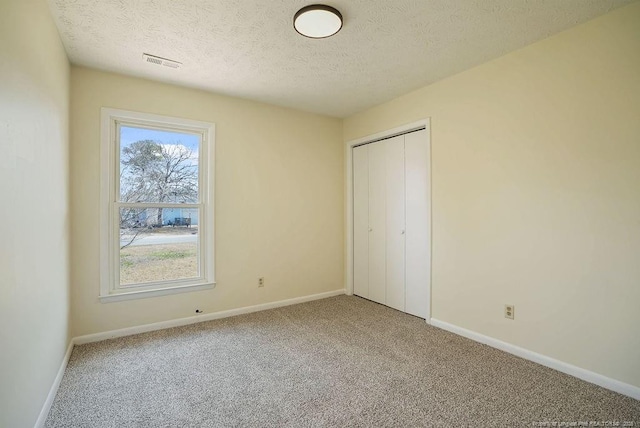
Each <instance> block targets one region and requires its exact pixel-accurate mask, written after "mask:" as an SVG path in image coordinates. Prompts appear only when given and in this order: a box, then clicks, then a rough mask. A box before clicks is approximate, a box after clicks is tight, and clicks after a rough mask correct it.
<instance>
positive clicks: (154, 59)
mask: <svg viewBox="0 0 640 428" xmlns="http://www.w3.org/2000/svg"><path fill="white" fill-rule="evenodd" d="M142 60H143V61H144V62H150V63H151V64H155V65H162V66H165V67H169V68H180V67H182V63H181V62H178V61H173V60H171V59H167V58H161V57H159V56H154V55H149V54H142Z"/></svg>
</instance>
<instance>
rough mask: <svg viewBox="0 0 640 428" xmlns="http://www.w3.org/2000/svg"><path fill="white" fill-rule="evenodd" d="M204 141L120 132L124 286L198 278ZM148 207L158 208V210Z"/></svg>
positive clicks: (143, 131) (146, 131)
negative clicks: (200, 163) (200, 149)
mask: <svg viewBox="0 0 640 428" xmlns="http://www.w3.org/2000/svg"><path fill="white" fill-rule="evenodd" d="M199 141H200V140H199V137H198V136H194V135H191V134H181V133H178V132H170V131H162V130H154V129H144V128H134V127H125V126H123V127H121V134H120V147H119V148H120V165H119V188H120V192H119V197H120V203H121V204H125V206H121V207H120V209H119V216H120V217H119V220H120V284H121V285H127V284H138V283H145V282H154V281H166V280H170V279H174V278H175V279H180V278H189V277H195V276H198V269H199V268H198V263H197V258H198V256H197V248H198V235H197V233H198V224H197V223H198V222H197V220H198V209H195V208H189V204H191V205H190V206H191V207H193V204H197V203H198V200H199V197H198V179H199V171H198V168H199V166H198V144H199ZM145 204H158V205H156V206H153V207H149V206H144V205H145Z"/></svg>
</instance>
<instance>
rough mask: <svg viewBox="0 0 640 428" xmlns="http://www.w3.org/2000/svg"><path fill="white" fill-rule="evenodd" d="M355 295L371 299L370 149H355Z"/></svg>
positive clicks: (365, 147)
mask: <svg viewBox="0 0 640 428" xmlns="http://www.w3.org/2000/svg"><path fill="white" fill-rule="evenodd" d="M353 293H354V294H355V295H357V296H361V297H365V298H369V149H368V146H366V145H365V146H360V147H355V148H354V149H353Z"/></svg>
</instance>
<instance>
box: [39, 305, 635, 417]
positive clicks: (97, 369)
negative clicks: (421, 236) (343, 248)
mask: <svg viewBox="0 0 640 428" xmlns="http://www.w3.org/2000/svg"><path fill="white" fill-rule="evenodd" d="M585 422H586V423H591V424H592V425H591V426H597V425H593V423H594V422H597V423H599V424H601V425H599V426H615V425H613V424H615V423H618V424H619V426H624V425H623V424H625V423H627V425H632V426H635V427H640V401H637V400H634V399H631V398H628V397H625V396H622V395H619V394H616V393H614V392H611V391H608V390H606V389H603V388H600V387H598V386H595V385H592V384H589V383H587V382H583V381H581V380H579V379H576V378H573V377H571V376H567V375H565V374H562V373H559V372H557V371H554V370H551V369H548V368H546V367H543V366H540V365H537V364H535V363H532V362H529V361H526V360H523V359H520V358H518V357H515V356H512V355H510V354H507V353H504V352H501V351H498V350H495V349H493V348H490V347H488V346H485V345H481V344H478V343H475V342H473V341H471V340H468V339H465V338H462V337H459V336H456V335H454V334H451V333H448V332H445V331H443V330H440V329H438V328H435V327H430V326H428V325H427V324H426V323H425V322H424V320H421V319H418V318H415V317H412V316H409V315H406V314H403V313H400V312H397V311H395V310H393V309H390V308H387V307H385V306H381V305H378V304H375V303H372V302H369V301H367V300H364V299H361V298H358V297H348V296H339V297H334V298H329V299H325V300H319V301H315V302H310V303H304V304H300V305H295V306H289V307H286V308H280V309H274V310H269V311H264V312H258V313H254V314H248V315H242V316H237V317H233V318H226V319H222V320H216V321H210V322H205V323H200V324H194V325H190V326H186V327H179V328H173V329H169V330H163V331H157V332H152V333H146V334H141V335H137V336H130V337H125V338H120V339H114V340H109V341H104V342H100V343H93V344H87V345H81V346H77V347H75V348H74V350H73V354H72V355H71V359H70V361H69V365H68V368H67V371H66V373H65V375H64V378H63V380H62V384H61V386H60V389H59V391H58V395H57V397H56V399H55V402H54V403H53V407H52V409H51V412H50V413H49V417H48V419H47V422H46V426H47V427H423V426H443V427H444V426H446V427H463V426H465V427H470V426H473V427H511V426H516V427H517V426H522V427H525V426H528V427H532V426H554V425H553V423H556V425H555V426H571V425H573V426H580V425H578V424H580V423H585ZM607 423H609V424H611V425H605V424H607ZM560 424H565V425H560ZM569 424H571V425H569ZM574 424H575V425H574ZM587 426H589V425H587Z"/></svg>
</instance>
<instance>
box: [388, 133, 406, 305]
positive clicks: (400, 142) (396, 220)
mask: <svg viewBox="0 0 640 428" xmlns="http://www.w3.org/2000/svg"><path fill="white" fill-rule="evenodd" d="M384 144H385V147H386V150H385V152H386V179H385V181H386V246H387V255H386V265H387V275H386V281H385V282H386V294H387V299H386V305H387V306H390V307H392V308H394V309H398V310H400V311H404V310H405V283H404V278H405V266H404V257H405V252H404V251H405V248H404V245H405V242H404V239H405V235H404V233H405V232H404V229H405V207H404V204H405V201H404V199H405V192H404V136H403V135H400V136H398V137H394V138H390V139H388V140H385V141H384Z"/></svg>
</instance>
